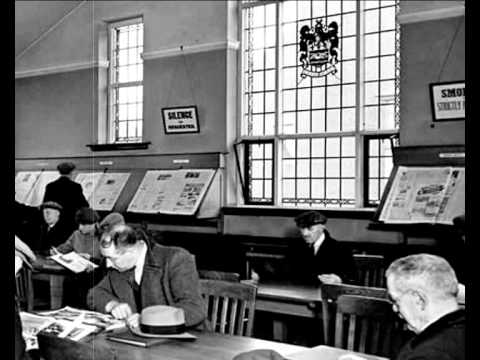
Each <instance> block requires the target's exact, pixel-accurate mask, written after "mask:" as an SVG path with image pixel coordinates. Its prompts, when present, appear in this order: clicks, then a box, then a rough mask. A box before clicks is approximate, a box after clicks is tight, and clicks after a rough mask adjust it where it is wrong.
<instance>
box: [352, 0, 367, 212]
mask: <svg viewBox="0 0 480 360" xmlns="http://www.w3.org/2000/svg"><path fill="white" fill-rule="evenodd" d="M363 5H364V4H363V1H357V13H356V18H357V21H356V26H357V28H356V33H357V36H356V42H355V44H356V48H357V58H356V62H355V68H356V90H357V91H356V104H357V106H356V108H355V144H356V147H355V150H356V161H355V164H356V167H355V177H356V178H357V181H356V182H355V206H356V207H361V206H363V198H364V196H365V194H364V182H365V171H364V161H363V159H364V156H367V155H368V154H365V153H364V148H363V136H362V134H361V131H362V129H363V126H364V125H363V124H364V111H363V106H364V87H363V82H364V79H365V76H364V66H363V64H364V46H363V41H364V40H363V32H364V28H365V26H364V16H363Z"/></svg>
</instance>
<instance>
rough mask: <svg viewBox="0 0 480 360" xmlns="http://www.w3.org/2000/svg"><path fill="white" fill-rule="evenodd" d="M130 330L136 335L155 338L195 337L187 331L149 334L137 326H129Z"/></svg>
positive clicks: (188, 338) (187, 338) (186, 338)
mask: <svg viewBox="0 0 480 360" xmlns="http://www.w3.org/2000/svg"><path fill="white" fill-rule="evenodd" d="M129 329H130V331H131V332H132V333H134V334H135V335H137V336H142V337H147V338H156V339H185V340H193V339H196V338H197V337H196V336H195V335H192V334H190V333H188V332H183V333H180V334H165V335H161V334H150V333H144V332H142V330H140V327H139V326H130V327H129Z"/></svg>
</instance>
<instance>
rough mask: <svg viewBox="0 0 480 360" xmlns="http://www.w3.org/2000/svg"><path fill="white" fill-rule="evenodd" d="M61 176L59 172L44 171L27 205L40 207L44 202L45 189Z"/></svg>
mask: <svg viewBox="0 0 480 360" xmlns="http://www.w3.org/2000/svg"><path fill="white" fill-rule="evenodd" d="M59 176H60V175H59V174H58V172H57V171H42V173H41V174H40V175H39V177H38V180H37V182H36V183H35V185H34V187H33V189H32V191H31V192H30V195H29V196H28V199H27V204H28V205H30V206H39V205H40V204H41V203H42V202H43V196H44V195H45V188H46V187H47V185H48V184H49V183H51V182H52V181H54V180H57V179H58V177H59Z"/></svg>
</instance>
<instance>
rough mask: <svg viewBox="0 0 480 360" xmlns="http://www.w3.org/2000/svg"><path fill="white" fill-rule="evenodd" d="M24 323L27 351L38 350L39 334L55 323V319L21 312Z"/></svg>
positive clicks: (23, 329)
mask: <svg viewBox="0 0 480 360" xmlns="http://www.w3.org/2000/svg"><path fill="white" fill-rule="evenodd" d="M20 321H21V322H22V336H23V338H24V340H25V346H26V350H27V351H29V350H32V349H38V341H37V334H38V333H39V332H40V331H41V330H43V329H45V328H46V327H48V326H50V325H51V324H53V323H54V322H55V318H53V317H47V316H38V315H35V314H31V313H28V312H24V311H21V312H20Z"/></svg>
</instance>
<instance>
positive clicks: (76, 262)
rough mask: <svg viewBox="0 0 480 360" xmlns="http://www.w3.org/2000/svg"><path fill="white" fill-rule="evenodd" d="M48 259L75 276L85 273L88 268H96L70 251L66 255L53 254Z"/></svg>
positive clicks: (95, 265)
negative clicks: (75, 274) (70, 271)
mask: <svg viewBox="0 0 480 360" xmlns="http://www.w3.org/2000/svg"><path fill="white" fill-rule="evenodd" d="M50 258H52V259H53V260H55V261H56V262H58V263H59V264H60V265H63V266H65V267H66V268H67V269H70V270H72V271H73V272H74V273H77V274H78V273H80V272H82V271H85V270H86V269H87V268H88V267H93V268H97V267H98V265H97V264H94V263H93V262H91V261H89V260H87V259H85V258H84V257H82V256H80V255H78V254H77V253H76V252H75V251H71V252H69V253H67V254H55V255H52V256H50Z"/></svg>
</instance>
